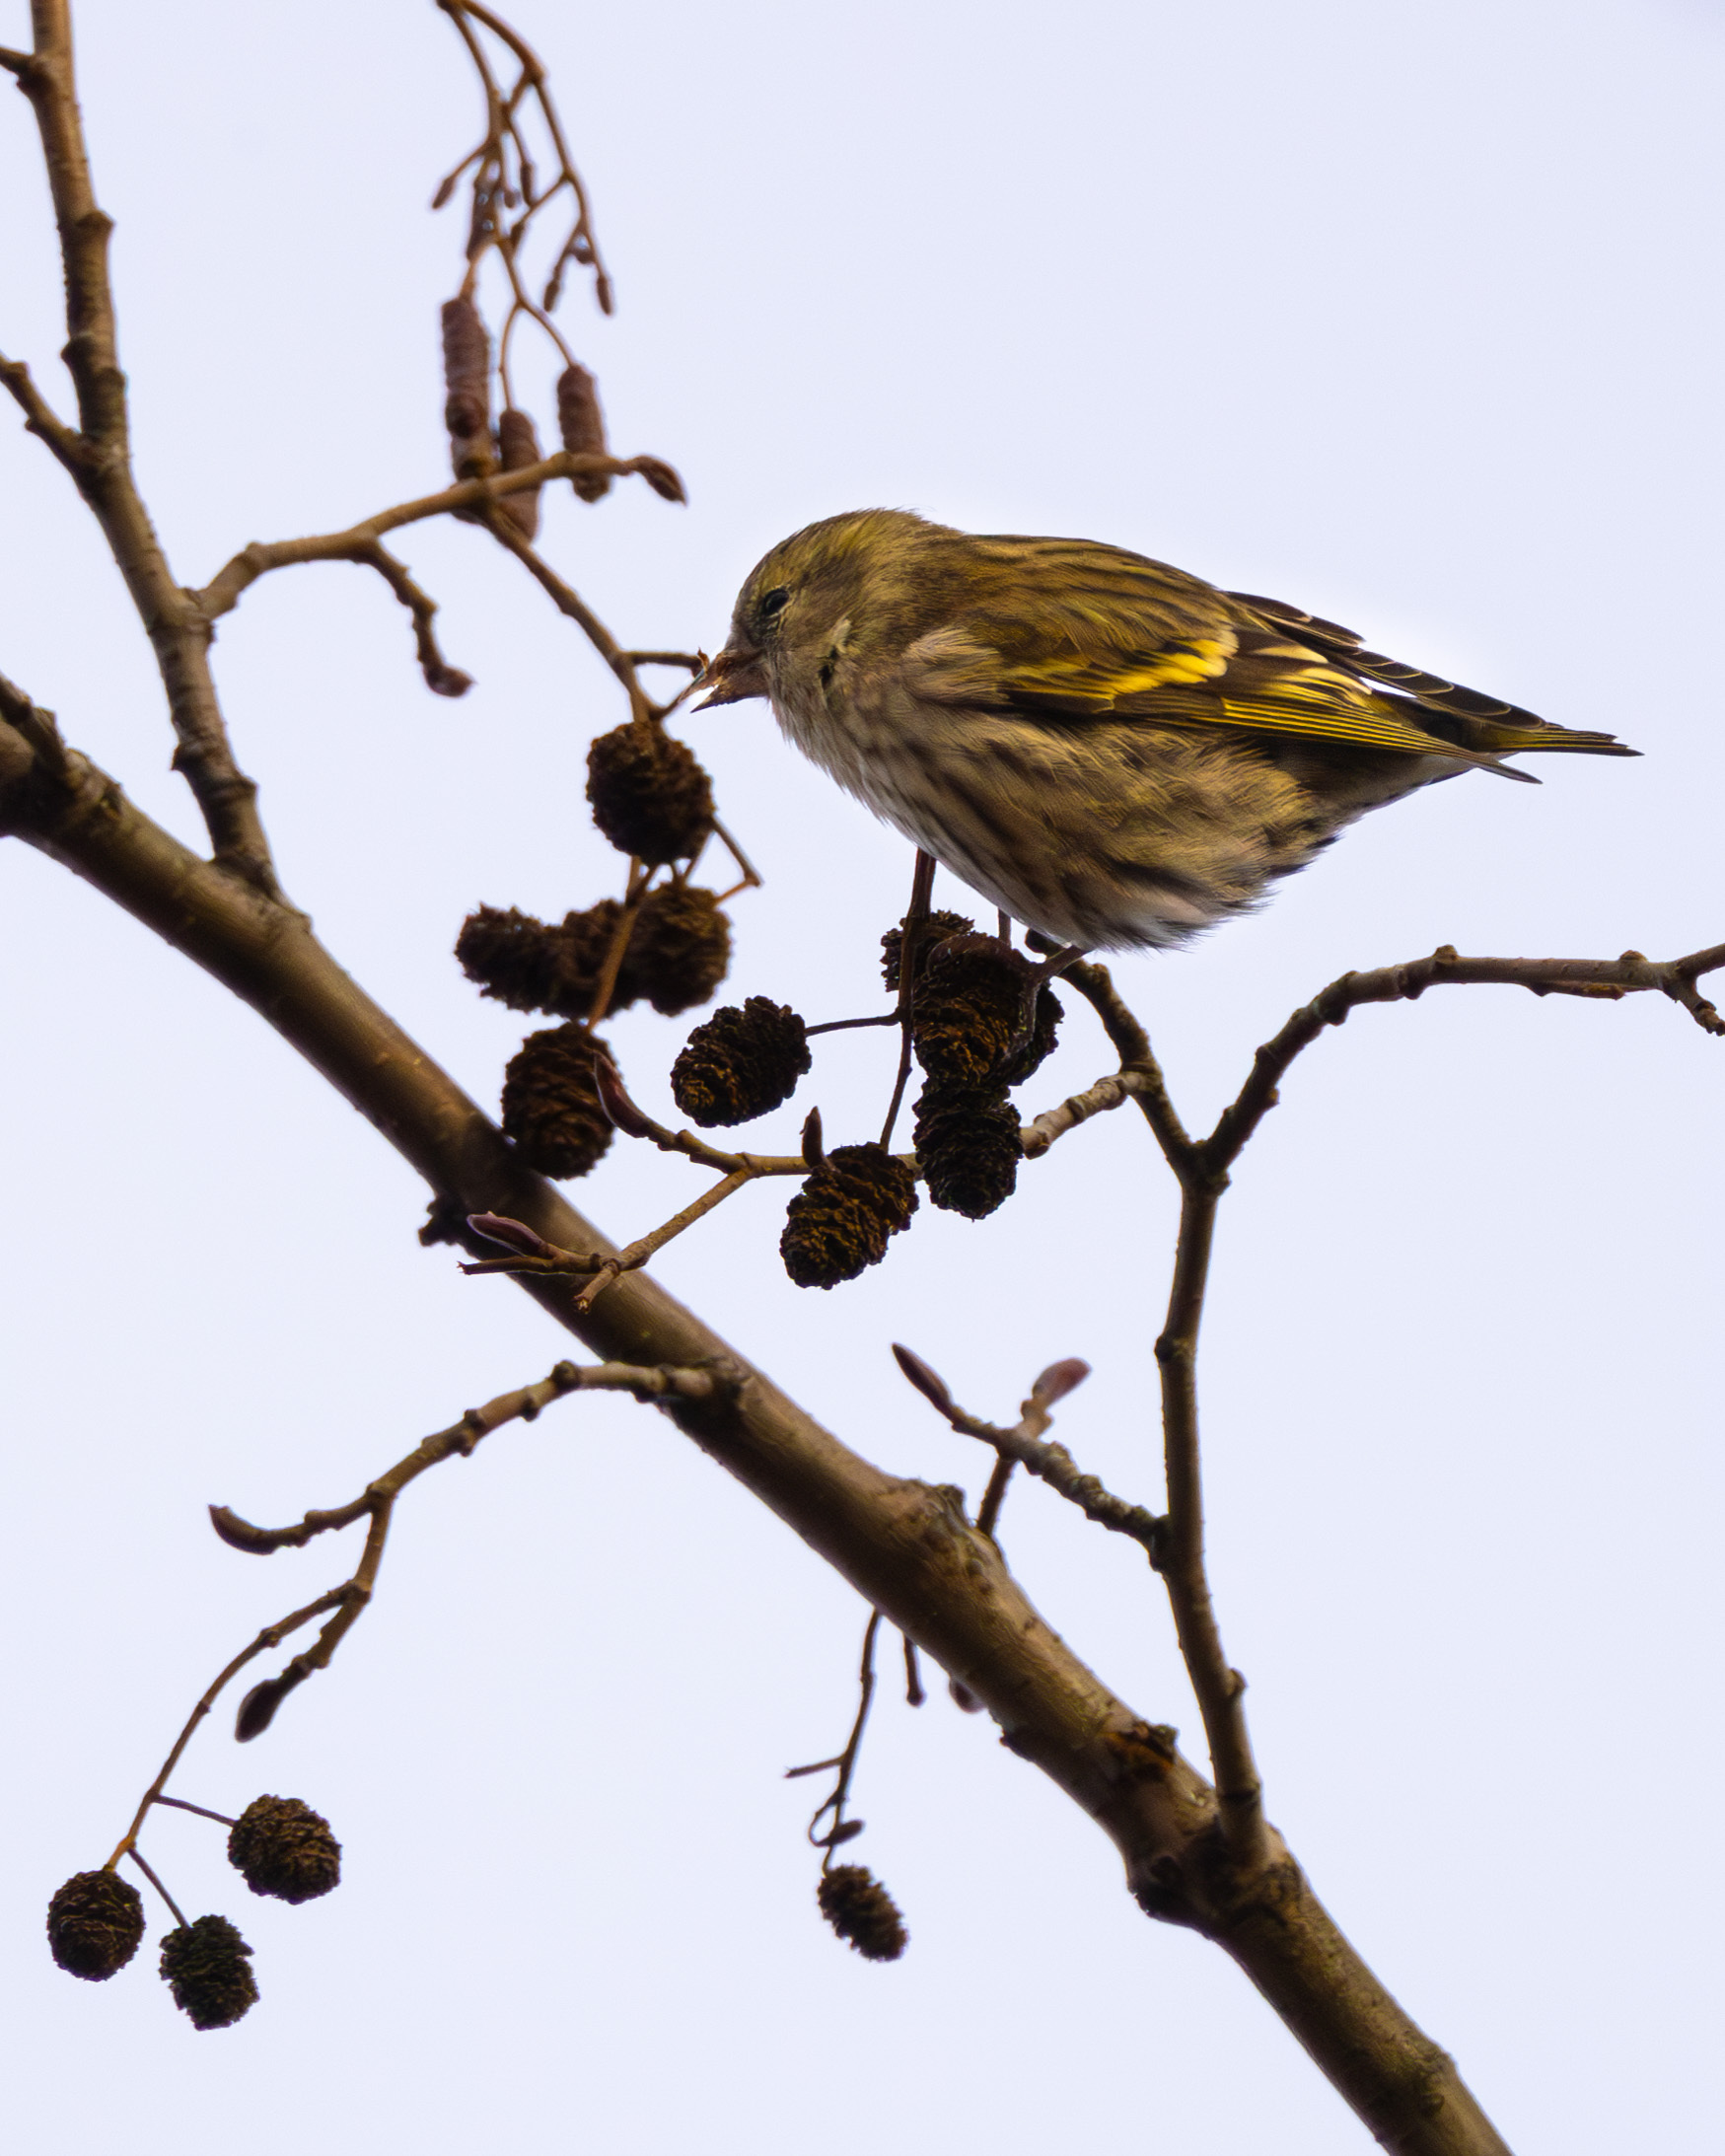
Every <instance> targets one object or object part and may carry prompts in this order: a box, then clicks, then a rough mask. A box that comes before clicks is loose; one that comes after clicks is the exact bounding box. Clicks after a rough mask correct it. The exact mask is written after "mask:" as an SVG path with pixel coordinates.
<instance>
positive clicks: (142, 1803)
mask: <svg viewBox="0 0 1725 2156" xmlns="http://www.w3.org/2000/svg"><path fill="white" fill-rule="evenodd" d="M346 1595H347V1583H346V1582H345V1581H344V1582H343V1583H342V1584H341V1586H339V1587H332V1588H330V1589H329V1590H328V1592H327V1593H326V1594H323V1595H320V1596H319V1597H318V1599H317V1601H316V1602H309V1603H307V1604H306V1606H305V1608H304V1609H303V1610H296V1611H294V1612H293V1614H292V1616H290V1617H278V1618H277V1619H276V1621H275V1622H274V1623H273V1624H266V1625H265V1626H264V1627H263V1629H262V1631H260V1632H259V1633H258V1635H257V1637H256V1638H255V1639H254V1640H252V1643H251V1645H250V1646H248V1647H242V1648H241V1650H240V1652H239V1653H238V1654H237V1655H236V1656H235V1657H234V1659H233V1661H232V1662H230V1663H229V1664H228V1665H227V1667H226V1668H225V1669H224V1670H223V1671H222V1673H221V1675H220V1676H219V1677H217V1678H216V1680H215V1681H214V1683H213V1684H212V1685H211V1686H210V1688H209V1689H208V1690H207V1691H206V1692H205V1693H204V1695H203V1697H202V1698H201V1699H200V1700H199V1701H198V1703H197V1705H196V1706H194V1707H193V1708H192V1710H191V1712H190V1714H188V1715H187V1716H186V1719H185V1726H184V1728H183V1729H181V1731H180V1735H179V1736H178V1737H177V1738H176V1739H175V1740H174V1747H173V1750H172V1751H171V1752H170V1753H169V1755H168V1757H167V1759H165V1760H164V1761H163V1762H162V1769H161V1772H160V1773H158V1775H157V1776H156V1779H155V1780H154V1781H153V1782H152V1783H151V1784H150V1786H149V1788H148V1789H146V1790H145V1791H144V1794H143V1796H142V1798H141V1799H140V1800H139V1803H138V1809H137V1812H136V1813H135V1815H134V1816H133V1819H132V1823H131V1825H130V1826H129V1827H128V1828H127V1829H126V1831H125V1833H123V1834H122V1835H121V1836H120V1838H119V1841H118V1843H117V1845H116V1846H115V1848H114V1852H113V1854H112V1855H111V1856H110V1857H109V1858H108V1867H109V1868H110V1869H111V1867H112V1866H113V1865H115V1864H117V1863H118V1862H119V1860H120V1858H121V1857H122V1856H124V1855H125V1854H126V1853H127V1852H128V1851H129V1850H130V1849H131V1848H132V1846H133V1844H134V1843H135V1842H136V1840H137V1838H138V1832H139V1830H140V1829H141V1828H142V1826H143V1824H144V1819H145V1816H146V1815H147V1814H148V1812H149V1809H150V1807H151V1805H153V1804H154V1803H155V1801H156V1799H157V1798H158V1797H159V1796H160V1795H161V1794H162V1791H163V1789H164V1788H165V1787H166V1785H167V1781H168V1777H169V1775H170V1774H172V1773H173V1771H174V1769H175V1768H176V1767H177V1766H178V1765H179V1764H180V1755H181V1754H182V1753H183V1752H184V1750H185V1748H186V1746H187V1745H188V1744H190V1742H191V1740H192V1736H193V1733H194V1732H195V1731H196V1729H197V1725H198V1724H199V1723H200V1722H201V1721H202V1720H203V1718H204V1716H205V1715H206V1714H207V1713H208V1712H209V1711H210V1708H211V1707H212V1706H213V1705H214V1704H215V1702H216V1700H217V1699H218V1698H219V1697H220V1695H221V1693H222V1691H223V1689H225V1687H226V1686H227V1685H228V1684H229V1683H230V1682H231V1681H232V1680H233V1679H234V1678H236V1677H237V1676H238V1675H239V1674H240V1672H241V1671H242V1670H243V1669H244V1668H245V1667H246V1665H247V1663H248V1662H251V1661H253V1660H255V1658H256V1657H257V1656H258V1655H260V1654H263V1653H265V1652H267V1650H268V1649H269V1648H271V1647H279V1646H280V1645H281V1642H282V1641H283V1640H284V1639H285V1638H286V1637H287V1635H288V1634H289V1632H296V1631H298V1630H299V1628H300V1626H301V1625H302V1624H309V1623H310V1622H311V1621H312V1619H313V1618H314V1617H321V1616H322V1615H323V1612H324V1611H325V1610H332V1609H334V1608H335V1606H336V1605H337V1604H338V1603H339V1602H341V1601H343V1600H344V1599H345V1597H346Z"/></svg>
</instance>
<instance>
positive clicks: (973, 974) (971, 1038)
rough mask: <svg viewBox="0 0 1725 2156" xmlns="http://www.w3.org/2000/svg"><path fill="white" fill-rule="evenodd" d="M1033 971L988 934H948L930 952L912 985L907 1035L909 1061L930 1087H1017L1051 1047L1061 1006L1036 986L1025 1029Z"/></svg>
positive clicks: (1028, 964)
mask: <svg viewBox="0 0 1725 2156" xmlns="http://www.w3.org/2000/svg"><path fill="white" fill-rule="evenodd" d="M1032 971H1033V968H1032V965H1031V962H1030V960H1028V959H1026V958H1025V957H1023V956H1022V955H1021V954H1020V953H1019V952H1016V951H1008V950H1006V949H1004V948H1003V947H1002V945H1001V944H1000V942H999V941H998V940H997V939H996V938H995V937H993V936H962V937H956V938H954V939H953V940H952V941H951V942H949V943H948V944H947V945H946V946H945V947H944V948H943V949H941V950H940V951H938V952H936V953H934V954H933V955H932V956H931V957H930V959H929V963H928V968H927V970H926V972H923V973H920V974H919V977H918V979H917V983H916V994H915V1001H914V1004H913V1005H912V1008H911V1014H910V1035H911V1040H912V1042H913V1043H914V1045H915V1048H916V1060H917V1061H918V1062H919V1063H920V1064H921V1065H922V1067H923V1069H924V1070H925V1071H926V1072H927V1073H928V1075H929V1077H930V1079H931V1080H933V1081H934V1082H935V1083H936V1084H937V1085H945V1086H985V1085H998V1084H1006V1085H1019V1084H1021V1083H1022V1082H1023V1081H1024V1080H1025V1079H1026V1078H1028V1077H1029V1076H1030V1075H1031V1073H1032V1072H1033V1071H1034V1070H1036V1069H1037V1068H1038V1066H1039V1065H1040V1064H1041V1063H1042V1060H1043V1059H1044V1057H1045V1056H1047V1054H1048V1053H1049V1051H1050V1050H1051V1049H1052V1048H1053V1045H1054V1037H1055V1032H1056V1029H1057V1028H1058V1026H1059V1023H1060V1017H1061V1010H1060V1004H1059V1001H1058V999H1057V998H1056V997H1055V996H1054V995H1053V993H1052V992H1051V991H1050V990H1049V989H1047V988H1043V989H1042V990H1040V991H1039V993H1038V995H1037V1002H1036V1018H1035V1022H1034V1024H1033V1025H1032V1027H1031V1028H1030V1030H1029V1032H1028V1035H1027V1032H1026V1028H1025V991H1026V988H1027V986H1028V984H1029V981H1030V977H1031V974H1032Z"/></svg>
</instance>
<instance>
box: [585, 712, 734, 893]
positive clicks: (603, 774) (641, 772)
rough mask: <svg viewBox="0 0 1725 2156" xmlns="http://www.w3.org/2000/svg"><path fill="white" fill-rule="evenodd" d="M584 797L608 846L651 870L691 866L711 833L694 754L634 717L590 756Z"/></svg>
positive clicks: (708, 792)
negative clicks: (678, 863)
mask: <svg viewBox="0 0 1725 2156" xmlns="http://www.w3.org/2000/svg"><path fill="white" fill-rule="evenodd" d="M587 798H588V800H589V802H591V804H592V806H593V821H594V822H595V823H596V824H597V825H598V826H599V827H600V829H601V831H602V832H603V833H604V834H605V836H606V837H607V838H608V839H609V840H610V841H611V844H612V845H613V846H615V848H616V849H617V851H618V852H619V853H627V854H631V855H633V856H634V858H635V859H636V860H638V861H641V862H643V863H644V864H645V865H646V866H647V867H648V868H663V867H665V866H667V865H668V864H669V863H670V862H672V861H686V860H688V859H689V858H690V857H691V856H692V855H694V854H695V853H696V852H698V851H699V849H700V847H701V846H702V844H703V843H704V842H705V840H706V836H707V833H708V832H709V831H710V830H711V829H712V827H713V787H712V781H711V780H710V779H709V778H708V776H707V774H706V772H705V771H704V770H703V769H702V767H701V764H700V760H699V758H698V757H697V756H696V755H695V753H694V751H693V750H692V749H691V748H690V747H689V746H688V744H687V742H684V741H679V740H678V738H677V736H676V735H675V734H668V733H666V731H665V729H664V728H663V727H662V726H654V725H651V724H648V723H644V722H641V721H637V720H634V719H631V720H629V721H628V722H627V723H626V724H625V725H622V726H619V727H615V728H613V729H612V731H611V733H609V734H601V735H600V736H599V738H598V739H597V740H596V741H595V742H594V744H593V746H592V748H590V749H589V750H588V752H587Z"/></svg>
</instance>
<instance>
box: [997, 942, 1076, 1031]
mask: <svg viewBox="0 0 1725 2156" xmlns="http://www.w3.org/2000/svg"><path fill="white" fill-rule="evenodd" d="M1083 956H1084V948H1083V946H1082V945H1080V944H1076V943H1066V944H1061V945H1060V946H1059V948H1058V949H1057V950H1053V951H1050V952H1049V953H1048V955H1047V957H1046V958H1044V959H1043V960H1042V964H1041V965H1040V966H1033V967H1032V968H1031V970H1030V971H1029V972H1028V973H1026V975H1025V978H1024V1001H1023V1003H1022V1005H1021V1006H1020V1009H1019V1019H1018V1031H1017V1033H1016V1034H1014V1035H1013V1037H1012V1045H1011V1046H1010V1048H1008V1050H1007V1056H1008V1059H1009V1060H1011V1059H1012V1058H1013V1057H1016V1056H1018V1055H1020V1054H1022V1053H1023V1052H1024V1050H1025V1049H1026V1048H1028V1047H1029V1046H1030V1044H1031V1040H1032V1037H1033V1036H1034V1035H1035V1033H1036V1030H1037V998H1038V997H1039V996H1040V995H1041V994H1042V990H1043V989H1044V988H1045V987H1046V986H1047V985H1048V983H1049V981H1051V980H1057V979H1058V978H1059V976H1060V975H1061V974H1062V973H1063V972H1064V971H1065V970H1066V969H1067V967H1069V966H1076V965H1077V963H1078V961H1079V960H1080V959H1081V958H1083Z"/></svg>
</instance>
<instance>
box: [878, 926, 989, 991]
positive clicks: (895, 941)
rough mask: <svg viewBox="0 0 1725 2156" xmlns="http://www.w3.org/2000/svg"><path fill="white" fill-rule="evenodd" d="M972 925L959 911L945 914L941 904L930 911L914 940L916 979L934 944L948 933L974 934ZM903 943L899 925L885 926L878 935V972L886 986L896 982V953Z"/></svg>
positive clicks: (944, 938) (924, 967) (949, 934)
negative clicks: (881, 934) (884, 931)
mask: <svg viewBox="0 0 1725 2156" xmlns="http://www.w3.org/2000/svg"><path fill="white" fill-rule="evenodd" d="M975 929H976V924H975V922H974V921H970V920H967V919H966V918H965V916H964V915H963V914H962V913H949V912H948V911H947V910H946V908H945V907H944V906H942V907H939V908H937V909H936V910H935V911H934V912H932V913H930V914H929V916H928V918H927V920H925V921H924V922H923V924H922V928H921V930H920V932H919V933H918V935H917V939H916V977H917V979H918V980H920V979H921V978H922V976H923V974H924V973H926V972H927V971H928V962H929V959H930V958H931V957H932V956H933V953H934V949H935V946H936V945H937V944H942V943H945V941H946V940H947V938H948V937H949V936H970V935H973V934H974V933H975ZM903 945H904V931H903V929H902V928H889V929H888V931H887V933H886V934H885V935H884V936H883V937H882V938H881V971H882V973H883V974H884V975H885V976H886V982H887V986H888V987H889V988H897V987H898V953H899V952H900V950H902V948H903Z"/></svg>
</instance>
